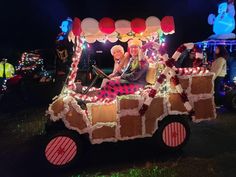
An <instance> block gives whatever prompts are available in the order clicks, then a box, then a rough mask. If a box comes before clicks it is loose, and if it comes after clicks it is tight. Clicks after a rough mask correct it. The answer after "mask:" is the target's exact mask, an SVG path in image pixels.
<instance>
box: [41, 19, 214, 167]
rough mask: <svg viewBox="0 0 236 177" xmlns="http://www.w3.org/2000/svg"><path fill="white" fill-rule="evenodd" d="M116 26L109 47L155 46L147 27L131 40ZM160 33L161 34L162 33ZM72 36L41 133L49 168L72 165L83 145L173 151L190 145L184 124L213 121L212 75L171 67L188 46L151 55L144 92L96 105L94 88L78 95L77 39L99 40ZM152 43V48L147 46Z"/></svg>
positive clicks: (155, 38)
mask: <svg viewBox="0 0 236 177" xmlns="http://www.w3.org/2000/svg"><path fill="white" fill-rule="evenodd" d="M150 19H151V21H153V26H152V27H154V26H155V20H156V19H158V18H156V17H149V18H147V20H146V22H147V21H150ZM77 20H78V19H77ZM90 20H91V19H90ZM93 20H94V19H93ZM74 23H76V21H75V22H74ZM82 24H83V22H82ZM85 24H86V23H85ZM147 24H148V23H147ZM75 26H76V25H75ZM116 26H117V29H115V30H116V32H117V33H111V34H106V35H105V37H106V38H107V39H108V40H109V39H110V41H113V42H114V41H115V40H114V39H113V38H114V37H116V38H117V40H118V39H119V40H121V41H123V42H125V41H127V40H128V39H130V38H139V39H140V40H142V41H143V43H145V44H147V43H149V44H150V45H148V46H149V47H150V46H151V47H153V46H160V40H159V38H158V36H160V34H159V33H157V32H153V31H152V32H148V30H147V29H149V28H148V26H147V29H146V31H145V34H143V35H140V34H137V33H135V32H134V31H135V30H134V29H132V30H133V33H132V35H126V34H123V35H121V34H119V35H118V36H117V34H118V32H120V28H119V25H116ZM74 28H75V27H74ZM157 28H158V25H157ZM74 30H75V29H74ZM150 31H151V28H150ZM154 31H157V30H156V29H155V30H154ZM163 32H165V31H162V32H161V33H163ZM73 33H74V36H73V35H72V40H74V43H75V47H74V52H75V54H74V56H73V59H72V60H73V63H72V66H71V68H72V69H71V73H70V75H69V76H68V79H67V82H66V85H65V87H64V89H63V90H62V92H61V94H60V95H59V96H58V97H56V98H55V99H54V101H53V102H52V104H50V106H49V108H48V111H47V113H48V115H49V116H50V118H49V121H48V123H47V125H46V128H47V133H48V134H50V138H49V139H48V141H47V143H46V145H45V151H44V152H45V159H46V160H47V161H48V162H49V164H51V165H53V166H56V167H65V166H68V165H70V164H72V163H73V162H74V161H75V160H76V159H77V157H80V155H81V154H82V153H83V146H84V144H85V142H84V141H85V140H88V141H89V142H90V144H100V143H103V142H117V141H124V140H132V139H136V138H145V137H153V138H155V140H156V143H157V144H158V145H159V146H160V147H161V148H163V149H165V150H178V149H180V148H182V147H183V146H184V145H185V144H186V142H187V140H188V139H189V135H190V127H189V124H188V121H189V120H191V121H193V122H199V121H202V120H209V119H214V118H216V112H215V105H214V97H213V90H214V89H213V87H214V85H213V75H214V74H213V73H211V72H209V71H208V70H207V69H206V68H203V67H192V68H176V67H175V61H176V60H178V58H179V56H180V54H181V53H182V52H183V51H184V50H186V49H193V48H194V49H195V48H196V46H195V45H194V44H193V43H188V44H183V45H181V46H180V47H179V48H178V50H177V51H176V52H175V53H174V55H173V56H172V58H169V57H168V55H167V54H164V53H160V52H157V51H158V50H156V53H155V55H151V56H152V57H153V56H154V57H155V60H153V61H154V62H152V63H149V69H148V72H147V75H146V81H147V83H149V84H147V85H146V86H145V87H144V88H143V89H139V90H137V91H136V92H135V93H134V94H128V95H120V96H117V97H116V98H115V99H112V100H109V99H104V100H98V99H97V96H96V94H94V93H96V92H97V91H99V88H94V87H92V86H89V87H83V88H82V90H80V91H79V92H78V88H77V87H76V85H77V84H76V83H75V78H76V73H77V70H78V68H77V65H78V63H79V61H80V56H81V53H82V49H81V48H82V41H81V39H84V40H86V39H88V42H91V41H90V40H91V39H92V37H94V38H95V39H97V40H98V39H101V35H102V34H101V33H99V35H98V36H96V35H94V36H93V35H91V36H89V35H88V36H86V33H83V32H82V33H80V36H78V35H77V33H76V30H75V31H73ZM73 33H71V34H73ZM114 34H115V35H114ZM103 35H104V34H103ZM70 37H71V36H70ZM103 37H104V36H103ZM127 37H128V39H126V38H127ZM154 43H155V44H157V45H151V44H154ZM145 50H148V49H147V48H146V49H145ZM195 51H196V52H195V60H196V61H200V60H202V58H203V55H202V53H201V51H200V50H198V49H197V48H196V50H195ZM144 53H145V52H144ZM146 54H147V52H146ZM160 63H162V64H160ZM93 69H94V71H95V73H96V74H97V75H98V76H101V77H106V74H105V73H103V72H102V71H101V70H100V69H98V68H97V67H96V66H93ZM92 83H94V82H92Z"/></svg>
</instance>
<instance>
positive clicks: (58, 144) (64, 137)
mask: <svg viewBox="0 0 236 177" xmlns="http://www.w3.org/2000/svg"><path fill="white" fill-rule="evenodd" d="M82 152H83V142H82V139H80V137H79V136H78V135H76V134H75V133H74V132H73V131H62V132H59V133H55V134H54V135H52V136H51V137H50V138H48V140H47V141H46V144H45V147H44V156H45V159H46V161H47V162H48V164H49V165H50V166H52V167H56V168H69V167H71V166H73V165H75V162H76V161H77V160H79V158H80V157H81V156H82Z"/></svg>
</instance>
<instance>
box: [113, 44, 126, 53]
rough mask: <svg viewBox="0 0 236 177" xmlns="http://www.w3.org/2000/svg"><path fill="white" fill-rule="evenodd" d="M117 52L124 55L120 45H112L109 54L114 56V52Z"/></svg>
mask: <svg viewBox="0 0 236 177" xmlns="http://www.w3.org/2000/svg"><path fill="white" fill-rule="evenodd" d="M117 50H120V51H121V52H122V54H124V53H125V51H124V48H123V47H122V46H121V45H114V46H113V47H112V48H111V54H112V55H114V52H115V51H117Z"/></svg>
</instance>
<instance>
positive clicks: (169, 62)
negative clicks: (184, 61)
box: [139, 43, 207, 118]
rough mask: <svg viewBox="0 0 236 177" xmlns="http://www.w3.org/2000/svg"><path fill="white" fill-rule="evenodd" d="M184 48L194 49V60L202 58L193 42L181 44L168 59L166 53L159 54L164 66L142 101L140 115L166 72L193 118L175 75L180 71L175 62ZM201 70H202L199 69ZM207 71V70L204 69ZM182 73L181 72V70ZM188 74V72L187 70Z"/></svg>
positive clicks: (145, 109)
mask: <svg viewBox="0 0 236 177" xmlns="http://www.w3.org/2000/svg"><path fill="white" fill-rule="evenodd" d="M186 49H193V50H195V61H197V62H199V61H202V59H203V54H202V52H201V50H200V49H198V48H197V46H196V45H194V44H193V43H186V44H183V45H181V46H180V47H179V48H178V49H177V51H176V52H175V53H174V55H173V56H172V58H170V59H168V57H167V55H160V56H159V57H160V58H162V59H163V60H164V62H165V66H166V68H165V69H164V70H163V71H162V73H161V75H160V76H159V77H158V79H157V82H156V84H155V85H154V87H153V88H152V89H151V90H150V91H149V94H148V97H147V98H146V99H145V100H144V103H143V105H142V107H141V109H140V110H139V113H140V115H144V114H145V112H146V111H147V109H148V108H149V106H150V104H151V102H152V100H153V98H154V97H155V95H156V93H157V92H158V91H159V88H160V86H161V84H162V83H163V82H164V80H165V79H166V78H168V73H169V74H170V76H171V79H172V80H173V83H174V85H175V88H176V91H177V92H178V93H179V95H180V97H181V100H182V102H183V103H184V107H185V108H186V110H187V111H188V113H189V115H190V116H191V117H192V118H194V110H193V108H192V106H191V105H190V103H189V99H188V96H187V94H186V93H185V91H184V90H183V88H182V86H181V85H180V82H179V79H178V77H177V75H176V74H177V73H180V72H179V71H180V69H177V68H176V67H175V65H174V64H175V62H176V61H177V60H178V59H179V57H180V55H181V54H182V53H183V51H185V50H186ZM200 70H201V69H198V68H197V69H192V70H191V68H190V69H189V71H192V73H193V71H195V72H197V71H200ZM201 71H202V70H201ZM206 72H207V71H206ZM181 74H183V72H181ZM189 74H190V72H189Z"/></svg>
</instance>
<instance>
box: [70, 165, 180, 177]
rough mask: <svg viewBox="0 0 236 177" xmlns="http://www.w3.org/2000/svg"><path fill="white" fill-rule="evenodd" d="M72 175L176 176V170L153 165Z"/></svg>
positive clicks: (98, 176)
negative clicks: (106, 173) (104, 172)
mask: <svg viewBox="0 0 236 177" xmlns="http://www.w3.org/2000/svg"><path fill="white" fill-rule="evenodd" d="M72 177H176V172H175V171H174V170H173V169H171V168H166V167H164V168H160V167H158V166H153V167H151V168H131V169H129V170H127V171H121V172H114V173H111V174H109V175H103V174H101V173H96V174H86V175H85V174H81V175H74V176H72Z"/></svg>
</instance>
